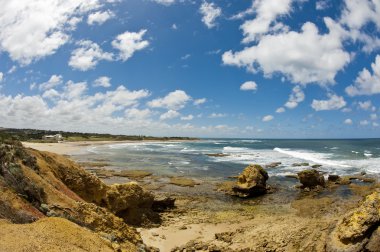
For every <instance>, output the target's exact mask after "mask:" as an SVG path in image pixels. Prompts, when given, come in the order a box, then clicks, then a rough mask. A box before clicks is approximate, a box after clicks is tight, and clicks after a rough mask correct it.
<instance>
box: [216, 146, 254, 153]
mask: <svg viewBox="0 0 380 252" xmlns="http://www.w3.org/2000/svg"><path fill="white" fill-rule="evenodd" d="M250 150H251V151H253V150H252V149H248V148H243V147H231V146H226V147H223V153H245V152H247V151H250Z"/></svg>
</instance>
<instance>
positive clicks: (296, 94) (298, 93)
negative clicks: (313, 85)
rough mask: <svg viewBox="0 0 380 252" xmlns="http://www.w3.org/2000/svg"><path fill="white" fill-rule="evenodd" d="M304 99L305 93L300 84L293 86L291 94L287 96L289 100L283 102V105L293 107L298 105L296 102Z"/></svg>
mask: <svg viewBox="0 0 380 252" xmlns="http://www.w3.org/2000/svg"><path fill="white" fill-rule="evenodd" d="M304 99H305V94H304V92H303V91H302V89H301V87H300V86H295V87H294V88H293V90H292V94H291V95H290V96H289V100H288V101H287V102H286V103H285V105H284V106H285V107H287V108H288V109H294V108H295V107H297V106H298V103H300V102H302V101H303V100H304Z"/></svg>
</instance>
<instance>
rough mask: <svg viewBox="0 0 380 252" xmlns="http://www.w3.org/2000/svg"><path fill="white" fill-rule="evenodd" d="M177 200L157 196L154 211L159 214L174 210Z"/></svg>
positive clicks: (153, 206)
mask: <svg viewBox="0 0 380 252" xmlns="http://www.w3.org/2000/svg"><path fill="white" fill-rule="evenodd" d="M174 203H175V198H172V197H166V196H164V195H155V196H154V201H153V205H152V209H153V210H154V211H157V212H161V211H164V210H166V209H169V208H174Z"/></svg>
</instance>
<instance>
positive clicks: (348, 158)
mask: <svg viewBox="0 0 380 252" xmlns="http://www.w3.org/2000/svg"><path fill="white" fill-rule="evenodd" d="M88 151H89V153H90V154H89V156H88V157H89V158H91V157H92V156H93V157H94V158H95V157H96V158H97V159H99V158H103V159H107V160H110V162H111V164H112V167H113V168H114V169H120V170H122V169H143V170H148V171H152V172H153V173H155V174H157V175H184V176H191V177H198V178H202V177H204V178H206V177H207V178H215V179H220V178H226V177H228V176H233V175H236V174H238V173H239V172H241V170H242V169H243V168H244V167H245V166H246V165H247V164H251V163H255V164H261V165H265V164H269V163H271V162H281V163H282V164H281V165H280V166H279V167H277V168H272V169H268V173H269V175H270V176H271V177H278V178H282V177H285V175H288V174H294V173H296V172H298V171H300V170H303V169H306V167H293V166H292V164H293V163H297V162H309V163H310V165H312V164H320V165H322V167H320V168H318V169H319V170H321V171H322V172H325V173H326V174H338V175H347V174H354V173H358V172H362V171H364V172H366V173H368V174H372V175H374V176H378V177H380V139H360V140H257V139H204V140H200V141H195V142H153V143H149V142H136V143H118V144H111V145H102V146H95V147H94V146H93V147H89V149H88ZM212 153H223V154H226V155H227V156H225V157H209V156H207V155H206V154H212Z"/></svg>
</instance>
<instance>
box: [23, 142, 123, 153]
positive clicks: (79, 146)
mask: <svg viewBox="0 0 380 252" xmlns="http://www.w3.org/2000/svg"><path fill="white" fill-rule="evenodd" d="M125 142H130V141H124V142H120V141H96V142H95V141H78V142H61V143H33V142H22V144H23V145H24V146H25V147H27V148H32V149H36V150H40V151H49V152H53V153H56V154H60V155H70V154H74V153H78V152H84V151H85V150H86V149H87V148H88V147H89V146H97V145H105V144H114V143H125Z"/></svg>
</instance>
